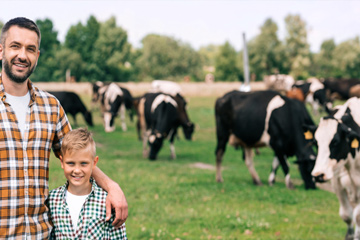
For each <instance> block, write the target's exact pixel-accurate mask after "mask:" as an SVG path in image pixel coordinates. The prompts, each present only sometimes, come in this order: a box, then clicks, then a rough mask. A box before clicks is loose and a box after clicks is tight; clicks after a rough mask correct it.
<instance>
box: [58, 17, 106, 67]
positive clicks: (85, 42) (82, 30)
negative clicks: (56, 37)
mask: <svg viewBox="0 0 360 240" xmlns="http://www.w3.org/2000/svg"><path fill="white" fill-rule="evenodd" d="M99 31H100V23H99V22H98V21H97V20H96V18H95V17H94V16H90V17H89V19H88V20H87V24H86V25H85V26H84V25H82V24H81V23H80V22H79V23H78V24H77V25H75V26H71V27H70V29H69V31H68V32H67V35H66V37H65V47H66V48H68V49H72V50H75V51H77V52H78V53H79V54H80V55H81V57H82V59H83V60H84V61H85V62H88V63H91V62H92V53H93V51H94V50H95V49H94V45H95V42H96V40H97V39H98V37H99Z"/></svg>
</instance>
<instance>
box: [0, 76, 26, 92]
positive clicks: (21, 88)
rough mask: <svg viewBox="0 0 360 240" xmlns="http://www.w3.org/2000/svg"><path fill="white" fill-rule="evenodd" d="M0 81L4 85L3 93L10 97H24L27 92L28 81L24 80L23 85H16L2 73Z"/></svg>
mask: <svg viewBox="0 0 360 240" xmlns="http://www.w3.org/2000/svg"><path fill="white" fill-rule="evenodd" d="M1 80H2V82H3V85H4V89H5V92H7V93H8V94H10V95H13V96H19V97H20V96H25V95H26V94H27V92H28V91H29V89H28V85H27V84H28V81H29V80H26V81H25V82H23V83H16V82H14V81H12V80H10V79H9V78H8V76H6V74H5V73H4V72H2V73H1Z"/></svg>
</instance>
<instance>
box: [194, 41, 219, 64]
mask: <svg viewBox="0 0 360 240" xmlns="http://www.w3.org/2000/svg"><path fill="white" fill-rule="evenodd" d="M218 51H219V46H217V45H214V44H210V45H207V46H205V47H201V48H200V49H199V51H198V53H199V54H200V56H201V58H202V61H203V63H204V64H205V65H206V66H215V58H216V55H217V54H218Z"/></svg>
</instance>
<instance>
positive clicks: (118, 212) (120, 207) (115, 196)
mask: <svg viewBox="0 0 360 240" xmlns="http://www.w3.org/2000/svg"><path fill="white" fill-rule="evenodd" d="M119 196H120V198H119ZM111 209H115V219H114V221H113V222H112V225H113V226H114V227H115V228H119V227H120V226H121V225H122V224H123V223H124V222H125V221H126V219H127V217H128V204H127V201H126V198H125V195H124V193H123V191H122V190H121V188H120V187H119V186H118V187H117V188H112V189H111V191H109V192H108V195H107V197H106V221H109V220H110V218H111Z"/></svg>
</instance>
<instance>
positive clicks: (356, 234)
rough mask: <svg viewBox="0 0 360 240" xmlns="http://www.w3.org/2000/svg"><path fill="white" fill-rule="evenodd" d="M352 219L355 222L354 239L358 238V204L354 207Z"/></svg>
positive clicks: (359, 233)
mask: <svg viewBox="0 0 360 240" xmlns="http://www.w3.org/2000/svg"><path fill="white" fill-rule="evenodd" d="M353 221H354V223H355V234H354V239H356V240H360V205H357V206H356V207H355V209H354V213H353Z"/></svg>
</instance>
